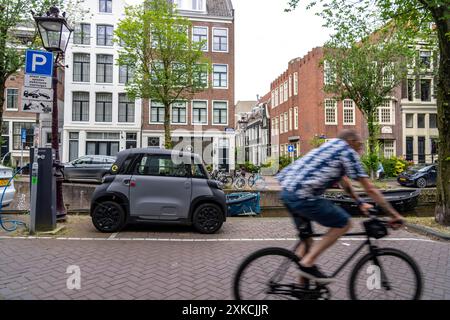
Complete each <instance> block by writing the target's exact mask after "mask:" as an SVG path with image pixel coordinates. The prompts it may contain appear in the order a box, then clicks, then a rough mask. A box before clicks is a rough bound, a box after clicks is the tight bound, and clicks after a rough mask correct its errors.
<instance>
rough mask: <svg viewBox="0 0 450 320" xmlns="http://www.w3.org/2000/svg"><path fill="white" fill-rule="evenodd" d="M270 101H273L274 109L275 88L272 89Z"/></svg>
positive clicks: (273, 106)
mask: <svg viewBox="0 0 450 320" xmlns="http://www.w3.org/2000/svg"><path fill="white" fill-rule="evenodd" d="M270 103H271V107H272V109H273V108H275V90H272V94H271V96H270Z"/></svg>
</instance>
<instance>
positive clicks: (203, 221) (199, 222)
mask: <svg viewBox="0 0 450 320" xmlns="http://www.w3.org/2000/svg"><path fill="white" fill-rule="evenodd" d="M192 224H193V226H194V228H195V229H196V230H197V231H198V232H200V233H215V232H216V231H217V230H219V229H220V227H222V224H223V213H222V210H221V209H220V208H219V206H217V205H215V204H213V203H204V204H201V205H199V206H198V207H197V208H196V209H195V211H194V215H193V218H192Z"/></svg>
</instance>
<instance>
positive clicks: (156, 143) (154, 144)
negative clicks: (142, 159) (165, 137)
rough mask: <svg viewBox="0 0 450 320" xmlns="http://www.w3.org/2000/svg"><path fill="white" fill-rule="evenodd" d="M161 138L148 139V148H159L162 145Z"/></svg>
mask: <svg viewBox="0 0 450 320" xmlns="http://www.w3.org/2000/svg"><path fill="white" fill-rule="evenodd" d="M159 142H160V138H159V137H148V138H147V146H149V147H159V145H160V143H159Z"/></svg>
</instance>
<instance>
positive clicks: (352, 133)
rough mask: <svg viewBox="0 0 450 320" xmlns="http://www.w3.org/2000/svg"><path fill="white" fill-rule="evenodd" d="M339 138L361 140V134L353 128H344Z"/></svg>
mask: <svg viewBox="0 0 450 320" xmlns="http://www.w3.org/2000/svg"><path fill="white" fill-rule="evenodd" d="M337 137H338V139H342V140H345V141H359V140H361V135H360V134H359V133H358V132H357V131H356V130H353V129H345V130H342V131H341V132H340V133H339V134H338V136H337Z"/></svg>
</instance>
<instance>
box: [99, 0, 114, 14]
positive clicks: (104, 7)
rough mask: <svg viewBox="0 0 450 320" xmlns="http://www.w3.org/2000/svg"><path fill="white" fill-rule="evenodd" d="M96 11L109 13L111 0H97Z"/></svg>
mask: <svg viewBox="0 0 450 320" xmlns="http://www.w3.org/2000/svg"><path fill="white" fill-rule="evenodd" d="M98 11H100V12H106V13H111V12H112V0H99V6H98Z"/></svg>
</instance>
